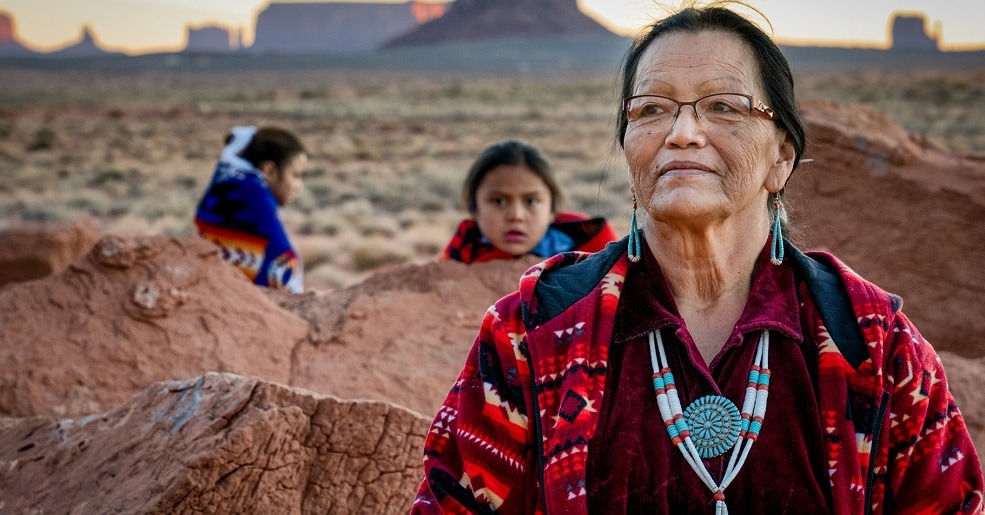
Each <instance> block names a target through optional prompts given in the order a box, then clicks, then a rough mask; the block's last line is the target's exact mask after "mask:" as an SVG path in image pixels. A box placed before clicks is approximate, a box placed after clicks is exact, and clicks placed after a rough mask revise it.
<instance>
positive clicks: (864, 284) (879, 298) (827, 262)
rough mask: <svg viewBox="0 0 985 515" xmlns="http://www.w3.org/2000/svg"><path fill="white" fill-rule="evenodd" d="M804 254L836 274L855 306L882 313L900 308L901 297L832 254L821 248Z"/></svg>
mask: <svg viewBox="0 0 985 515" xmlns="http://www.w3.org/2000/svg"><path fill="white" fill-rule="evenodd" d="M804 254H805V255H806V256H807V257H808V258H810V259H813V260H814V261H815V262H817V263H820V264H821V265H822V266H824V268H825V269H827V270H828V271H830V272H832V273H834V274H835V275H837V276H838V278H839V279H840V281H841V284H842V285H843V286H844V288H845V293H846V294H847V295H848V297H849V298H850V299H851V301H852V304H854V305H856V306H859V305H863V306H869V307H870V308H871V309H873V310H875V311H876V312H878V313H879V314H882V315H889V314H891V313H896V312H899V311H900V310H901V309H902V307H903V299H902V297H900V296H899V295H896V294H894V293H890V292H888V291H886V290H885V289H883V288H882V287H880V286H879V285H877V284H875V283H874V282H872V281H870V280H868V279H866V278H865V277H862V275H861V274H859V273H858V272H856V271H855V270H854V269H853V268H852V267H850V266H849V265H848V264H846V263H845V262H844V261H842V260H841V259H839V258H838V257H837V256H835V255H834V254H832V253H830V252H826V251H821V250H815V251H809V252H805V253H804Z"/></svg>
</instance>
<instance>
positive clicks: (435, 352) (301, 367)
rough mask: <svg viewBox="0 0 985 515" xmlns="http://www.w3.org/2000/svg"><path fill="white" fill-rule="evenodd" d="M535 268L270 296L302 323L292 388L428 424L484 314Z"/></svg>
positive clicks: (377, 280)
mask: <svg viewBox="0 0 985 515" xmlns="http://www.w3.org/2000/svg"><path fill="white" fill-rule="evenodd" d="M536 262H537V260H536V259H534V258H529V259H522V260H519V261H494V262H490V263H481V264H476V265H471V266H466V265H463V264H461V263H457V262H449V263H428V264H425V265H405V266H401V267H397V268H393V269H391V270H389V271H387V272H384V273H380V274H376V275H374V276H372V277H370V278H369V279H367V280H366V281H365V282H362V283H359V284H356V285H354V286H352V287H349V288H347V289H345V290H342V291H339V292H331V293H322V292H307V293H305V294H303V295H289V294H284V293H282V292H278V291H275V290H267V293H268V294H269V295H270V296H272V297H273V298H274V300H276V301H278V302H279V303H280V305H281V306H282V307H284V308H285V309H287V310H289V311H291V312H292V313H294V314H296V315H298V316H300V317H301V318H304V319H305V320H308V321H309V322H310V323H311V326H310V329H309V332H308V344H307V345H301V346H299V347H298V348H297V351H296V352H295V354H294V355H293V359H294V367H293V373H292V377H291V384H292V385H294V386H303V387H304V388H310V389H312V390H315V391H318V392H324V393H329V394H332V395H337V396H339V397H342V398H350V399H366V398H368V399H376V400H383V401H388V402H392V403H395V404H398V405H400V406H404V407H407V408H410V409H413V410H416V411H418V412H420V413H422V414H425V415H431V414H433V413H435V412H436V411H437V410H438V407H439V406H440V405H441V401H443V400H444V398H445V396H446V395H447V394H448V390H449V389H450V388H451V385H452V383H454V381H455V378H457V377H458V374H459V372H461V370H462V366H463V365H464V363H465V358H466V356H467V355H468V352H469V349H471V347H472V343H473V341H475V337H476V335H477V334H478V329H479V323H480V322H481V321H482V316H483V314H484V313H485V311H486V308H488V307H489V306H490V305H492V304H493V303H494V302H496V300H498V299H499V298H500V297H502V296H504V295H506V294H507V293H509V292H511V291H514V290H516V288H517V285H518V283H519V278H520V275H521V274H523V272H524V271H525V270H526V269H527V268H529V267H530V266H531V265H533V264H535V263H536Z"/></svg>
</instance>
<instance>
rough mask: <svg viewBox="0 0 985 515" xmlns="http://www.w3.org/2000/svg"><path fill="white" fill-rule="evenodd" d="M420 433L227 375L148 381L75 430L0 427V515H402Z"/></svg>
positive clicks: (0, 422) (408, 424) (44, 421)
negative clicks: (133, 394)
mask: <svg viewBox="0 0 985 515" xmlns="http://www.w3.org/2000/svg"><path fill="white" fill-rule="evenodd" d="M429 423H430V420H428V419H425V418H423V417H420V416H418V415H415V414H413V413H411V412H409V411H407V410H404V409H401V408H397V407H394V406H390V405H388V404H385V403H381V402H354V401H343V400H339V399H335V398H332V397H323V396H317V395H314V394H312V393H311V392H307V391H303V390H297V389H292V388H288V387H284V386H280V385H276V384H273V383H269V382H266V381H261V380H259V379H254V378H245V377H241V376H234V375H229V374H206V375H205V376H203V377H199V378H197V379H191V380H188V381H174V382H167V383H158V384H154V385H152V386H150V387H148V388H147V389H146V390H144V391H143V392H142V393H141V394H140V395H138V396H136V397H134V398H133V399H131V400H130V401H128V402H127V403H126V404H123V405H122V406H120V407H118V408H116V409H113V410H111V411H108V412H106V413H103V414H101V415H97V416H93V417H87V418H84V419H80V420H65V419H60V420H59V419H50V418H21V419H10V418H0V464H2V465H3V472H2V473H0V510H2V511H3V512H4V513H145V514H162V515H163V514H171V513H217V512H222V513H406V512H407V511H408V510H409V508H410V504H411V502H412V501H413V498H414V493H415V491H416V488H417V486H418V485H419V484H420V481H421V453H422V451H423V446H424V436H425V434H426V432H427V430H428V425H429Z"/></svg>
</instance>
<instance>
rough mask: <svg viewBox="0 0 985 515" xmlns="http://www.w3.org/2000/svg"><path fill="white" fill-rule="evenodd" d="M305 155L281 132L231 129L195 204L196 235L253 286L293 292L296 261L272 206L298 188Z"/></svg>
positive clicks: (298, 271) (298, 284)
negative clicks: (210, 179) (213, 247)
mask: <svg viewBox="0 0 985 515" xmlns="http://www.w3.org/2000/svg"><path fill="white" fill-rule="evenodd" d="M307 165H308V156H307V154H306V152H305V150H304V146H303V145H302V144H301V142H300V141H299V140H298V138H297V137H296V136H295V135H294V134H292V133H290V132H288V131H286V130H283V129H278V128H273V127H264V128H261V129H259V130H257V129H256V128H255V127H234V128H233V130H232V133H231V134H230V135H229V137H228V138H227V139H226V148H224V149H223V150H222V155H221V156H220V158H219V163H218V164H217V165H216V168H215V173H214V175H213V176H212V182H211V183H210V184H209V187H208V189H207V190H206V191H205V195H204V196H203V197H202V200H201V202H199V205H198V211H197V212H196V214H195V226H196V227H197V228H198V232H199V234H200V235H201V236H202V237H203V238H205V239H207V240H209V241H212V242H213V243H215V244H217V245H219V247H220V248H221V249H222V257H223V259H225V260H226V261H229V262H231V263H233V264H234V265H236V266H237V267H239V269H240V270H242V271H243V273H244V274H246V276H247V277H248V278H249V279H250V280H252V281H253V282H254V283H256V284H258V285H261V286H268V287H271V288H283V289H287V290H289V291H292V292H295V293H299V292H301V291H302V289H303V285H302V275H303V269H302V264H301V256H300V255H299V254H298V253H297V252H296V251H295V250H294V247H292V246H291V242H290V240H289V239H288V237H287V232H286V231H285V230H284V226H283V225H282V224H281V222H280V219H279V218H278V217H277V207H278V206H283V205H285V204H287V203H288V202H290V201H291V199H293V198H294V197H295V196H296V195H297V193H298V191H300V189H301V174H302V172H303V171H304V169H305V167H307Z"/></svg>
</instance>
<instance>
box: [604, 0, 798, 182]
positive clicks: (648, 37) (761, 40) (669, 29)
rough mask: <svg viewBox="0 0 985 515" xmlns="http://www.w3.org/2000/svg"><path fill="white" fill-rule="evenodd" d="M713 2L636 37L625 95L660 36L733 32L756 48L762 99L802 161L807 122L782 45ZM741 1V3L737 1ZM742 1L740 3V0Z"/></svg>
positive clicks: (621, 124) (622, 119) (622, 131)
mask: <svg viewBox="0 0 985 515" xmlns="http://www.w3.org/2000/svg"><path fill="white" fill-rule="evenodd" d="M721 3H722V2H719V3H718V5H716V4H713V5H711V6H709V7H703V8H702V7H688V8H685V9H683V10H681V11H680V12H678V13H676V14H672V15H670V16H668V17H666V18H664V19H662V20H659V21H657V22H655V23H654V24H653V25H651V26H650V28H649V30H648V31H647V32H646V33H644V34H643V35H641V36H639V37H638V38H636V40H635V41H634V42H633V45H632V46H631V47H630V48H629V51H628V52H626V57H625V59H624V61H623V77H622V98H626V97H628V96H631V95H632V94H633V87H634V86H635V82H636V68H637V66H638V65H639V62H640V58H641V57H642V55H643V52H644V51H646V49H647V48H648V47H649V46H650V43H653V41H654V40H656V39H657V38H659V37H660V36H663V35H666V34H670V33H673V32H692V33H693V32H701V31H704V30H716V31H721V32H725V33H728V34H734V35H735V36H736V37H738V38H739V39H740V40H742V41H744V42H745V43H746V44H747V45H749V47H750V48H751V49H752V51H753V55H754V56H755V59H756V64H757V66H758V68H759V81H760V83H761V84H762V86H763V88H764V90H765V92H766V98H765V99H763V100H764V102H766V104H767V105H769V106H770V107H771V108H772V109H773V112H774V113H776V116H775V118H774V120H776V123H777V124H778V125H779V126H780V127H781V128H783V129H785V130H786V131H787V134H789V135H790V140H791V141H792V143H793V146H794V150H795V151H796V156H795V158H794V164H793V168H794V169H796V168H797V165H798V164H799V163H800V157H801V155H803V153H804V148H805V147H806V138H805V133H804V122H803V120H801V119H800V115H799V114H798V113H797V102H796V100H795V99H794V91H793V74H792V73H791V72H790V65H789V64H788V63H787V59H786V58H785V57H784V56H783V53H782V52H780V48H779V47H777V46H776V43H774V42H773V40H772V39H771V38H770V37H769V35H768V34H766V33H765V32H763V30H762V29H760V28H759V27H757V26H756V25H755V24H754V23H752V22H750V21H749V20H747V19H746V18H744V17H743V16H741V15H739V14H737V13H736V12H735V11H732V10H730V9H727V8H725V7H721V6H720V4H721ZM736 3H739V2H736ZM739 4H741V3H739ZM626 124H627V120H626V113H625V112H624V111H623V110H622V109H620V110H619V118H618V126H617V128H616V137H617V138H618V140H619V145H620V146H622V145H623V142H624V140H625V137H626Z"/></svg>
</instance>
